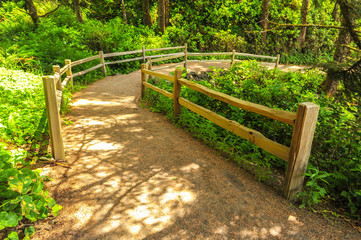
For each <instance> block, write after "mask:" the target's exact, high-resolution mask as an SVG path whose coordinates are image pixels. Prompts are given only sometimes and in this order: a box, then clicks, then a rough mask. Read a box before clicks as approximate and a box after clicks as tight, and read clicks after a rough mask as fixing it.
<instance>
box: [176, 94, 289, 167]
mask: <svg viewBox="0 0 361 240" xmlns="http://www.w3.org/2000/svg"><path fill="white" fill-rule="evenodd" d="M179 103H180V105H182V106H184V107H186V108H188V109H189V110H191V111H193V112H195V113H197V114H199V115H201V116H202V117H204V118H206V119H208V120H209V121H211V122H213V123H215V124H217V125H218V126H220V127H222V128H224V129H226V130H228V131H230V132H232V133H234V134H236V135H238V136H240V137H242V138H244V139H246V140H248V141H250V142H251V143H253V144H254V145H257V146H259V147H260V148H262V149H264V150H265V151H267V152H269V153H271V154H273V155H275V156H277V157H279V158H281V159H283V160H285V161H288V158H289V153H290V148H288V147H286V146H283V145H282V144H279V143H277V142H275V141H272V140H270V139H268V138H266V137H265V136H263V135H262V134H261V133H260V132H257V131H255V130H253V129H250V128H247V127H245V126H243V125H241V124H239V123H238V122H236V121H233V120H229V119H227V118H225V117H222V116H220V115H218V114H217V113H215V112H212V111H211V110H209V109H206V108H204V107H201V106H199V105H197V104H194V103H192V102H190V101H188V100H186V99H184V98H179Z"/></svg>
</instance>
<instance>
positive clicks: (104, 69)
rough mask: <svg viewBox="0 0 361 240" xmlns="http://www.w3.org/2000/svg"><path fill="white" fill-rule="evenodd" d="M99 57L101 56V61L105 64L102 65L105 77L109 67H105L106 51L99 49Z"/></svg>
mask: <svg viewBox="0 0 361 240" xmlns="http://www.w3.org/2000/svg"><path fill="white" fill-rule="evenodd" d="M99 57H100V63H101V64H103V66H102V72H103V74H104V77H106V76H107V68H106V67H105V61H104V53H103V51H99Z"/></svg>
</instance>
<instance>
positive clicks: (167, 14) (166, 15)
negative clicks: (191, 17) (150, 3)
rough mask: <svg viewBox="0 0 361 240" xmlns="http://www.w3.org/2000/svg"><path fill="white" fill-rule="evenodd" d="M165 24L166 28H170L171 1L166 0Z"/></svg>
mask: <svg viewBox="0 0 361 240" xmlns="http://www.w3.org/2000/svg"><path fill="white" fill-rule="evenodd" d="M164 22H165V26H166V27H168V26H169V0H164Z"/></svg>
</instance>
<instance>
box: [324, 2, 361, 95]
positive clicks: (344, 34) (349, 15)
mask: <svg viewBox="0 0 361 240" xmlns="http://www.w3.org/2000/svg"><path fill="white" fill-rule="evenodd" d="M337 3H338V5H339V6H340V10H341V17H342V20H341V24H342V26H344V27H346V28H345V29H341V30H340V32H339V35H338V38H337V41H336V43H335V45H336V50H335V53H334V55H333V61H334V62H335V63H336V64H342V63H345V61H346V58H347V56H348V55H349V54H350V50H349V49H348V48H345V47H344V46H343V45H348V44H350V43H351V39H352V40H353V41H354V43H355V44H356V45H357V46H358V48H359V49H361V40H360V38H359V36H358V35H357V33H356V32H355V30H354V26H355V23H356V15H355V13H354V12H353V9H352V8H353V6H352V2H347V1H346V0H337ZM339 82H340V78H339V77H337V74H333V73H332V71H328V73H327V77H326V79H325V81H324V82H323V83H322V88H323V90H324V91H325V92H327V93H328V94H331V95H332V94H334V93H335V92H336V91H337V88H338V84H339Z"/></svg>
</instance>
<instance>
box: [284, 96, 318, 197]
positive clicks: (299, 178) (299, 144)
mask: <svg viewBox="0 0 361 240" xmlns="http://www.w3.org/2000/svg"><path fill="white" fill-rule="evenodd" d="M319 109H320V107H319V106H318V105H316V104H314V103H308V102H307V103H300V104H299V105H298V109H297V118H296V125H295V127H294V129H293V134H292V142H291V148H290V156H289V162H288V166H287V172H286V179H285V184H284V195H285V197H286V198H287V199H292V198H294V196H295V195H296V194H297V193H298V192H299V191H301V190H302V187H303V180H304V173H305V172H306V168H307V164H308V159H309V157H310V153H311V148H312V141H313V136H314V132H315V129H316V123H317V117H318V112H319Z"/></svg>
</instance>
